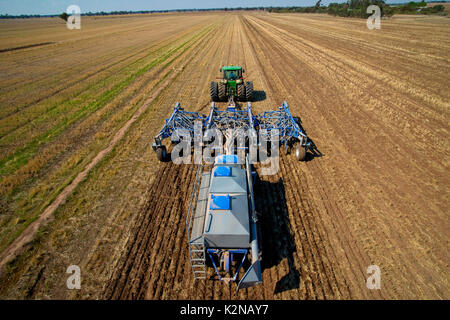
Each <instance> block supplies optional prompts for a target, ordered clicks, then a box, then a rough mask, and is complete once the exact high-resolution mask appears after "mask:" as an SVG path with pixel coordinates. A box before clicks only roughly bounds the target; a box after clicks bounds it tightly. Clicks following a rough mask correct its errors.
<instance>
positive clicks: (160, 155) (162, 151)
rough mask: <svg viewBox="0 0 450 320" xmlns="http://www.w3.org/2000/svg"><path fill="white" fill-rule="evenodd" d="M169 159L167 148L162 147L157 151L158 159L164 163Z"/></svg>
mask: <svg viewBox="0 0 450 320" xmlns="http://www.w3.org/2000/svg"><path fill="white" fill-rule="evenodd" d="M166 157H167V151H166V147H165V146H162V147H159V148H158V149H156V158H157V159H158V160H159V161H161V162H163V161H164V160H166Z"/></svg>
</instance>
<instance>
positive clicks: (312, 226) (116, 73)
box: [0, 12, 450, 299]
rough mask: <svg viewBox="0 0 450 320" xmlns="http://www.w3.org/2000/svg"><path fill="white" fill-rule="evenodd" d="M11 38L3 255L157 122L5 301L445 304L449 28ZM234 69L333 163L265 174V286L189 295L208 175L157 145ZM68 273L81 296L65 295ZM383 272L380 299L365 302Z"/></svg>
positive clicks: (237, 21)
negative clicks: (191, 255)
mask: <svg viewBox="0 0 450 320" xmlns="http://www.w3.org/2000/svg"><path fill="white" fill-rule="evenodd" d="M0 38H1V42H0V56H1V62H2V63H1V64H0V81H1V87H0V150H1V153H0V190H1V194H0V200H1V201H0V210H1V213H0V252H2V254H3V253H4V252H6V250H8V248H9V247H10V246H11V244H12V243H13V241H14V239H16V238H17V237H18V236H19V235H20V234H21V233H22V232H23V231H24V230H26V227H27V226H29V225H30V224H31V223H32V222H33V221H35V220H36V219H37V218H38V217H39V215H40V214H41V213H42V212H43V211H44V209H45V208H46V207H47V206H48V205H49V204H50V203H51V202H52V201H53V200H54V199H55V198H56V197H57V196H58V194H60V193H61V191H62V190H63V189H64V187H66V186H68V185H69V184H70V183H71V181H73V179H74V178H75V177H76V175H77V174H78V173H80V172H82V171H83V169H84V168H85V167H86V166H87V165H88V164H89V163H90V162H91V161H92V160H93V159H94V157H95V156H96V155H97V154H98V153H99V152H100V151H101V150H103V149H104V148H105V147H107V146H108V145H109V144H110V142H111V140H113V138H114V135H115V134H117V132H118V131H119V129H120V128H122V127H123V126H124V125H125V123H126V122H127V121H129V120H130V119H131V118H132V116H133V115H134V114H136V112H139V110H141V111H143V112H142V113H141V114H140V116H139V117H138V118H137V119H136V121H134V122H133V123H132V124H131V126H130V127H129V129H128V131H127V132H126V133H125V135H124V136H123V138H122V139H120V140H118V141H117V144H115V145H114V148H113V149H112V151H111V152H110V153H108V154H106V156H105V157H104V158H103V159H102V160H101V161H100V162H99V163H98V164H97V165H96V166H94V167H93V168H92V170H91V171H90V172H89V173H88V174H87V176H86V177H85V178H84V179H83V180H82V181H81V183H80V184H79V185H78V186H77V187H76V188H75V190H74V191H73V192H72V193H70V194H69V195H68V197H67V199H65V201H63V203H62V204H61V205H60V206H59V208H57V210H56V211H55V213H54V219H52V220H51V221H50V223H48V224H46V225H43V226H42V227H41V228H40V229H39V232H38V233H37V234H36V235H35V237H34V240H33V241H32V242H31V243H29V244H28V245H27V246H26V247H25V249H24V250H23V251H21V252H20V254H18V255H17V256H16V257H15V259H13V260H12V261H10V262H9V263H8V264H7V265H6V268H5V270H4V271H3V273H2V275H1V277H0V296H1V297H4V298H44V299H45V298H64V299H70V298H83V299H94V298H106V299H231V298H240V299H350V298H352V299H383V298H387V299H412V298H426V299H430V298H441V299H448V298H450V291H449V288H450V273H449V256H448V249H449V243H448V239H449V234H450V230H449V217H448V212H449V188H448V186H449V182H450V181H449V170H448V169H449V143H448V136H449V132H448V128H449V106H450V104H449V101H450V94H449V92H450V91H449V86H448V83H449V80H450V79H449V74H450V20H449V19H448V18H444V17H398V18H397V17H394V18H392V19H389V20H383V21H382V29H381V30H373V31H371V30H368V29H367V27H366V25H365V21H364V20H359V19H344V18H334V17H330V16H326V15H301V14H263V13H223V12H222V13H220V12H217V13H208V14H160V15H138V16H126V17H102V18H94V17H90V18H84V17H83V19H82V29H81V30H79V31H75V30H74V31H69V30H67V29H66V28H65V26H64V23H63V21H62V20H61V21H60V20H57V19H30V20H11V21H3V20H2V21H0ZM230 63H233V64H235V65H243V66H244V67H245V69H246V71H247V73H246V74H245V75H246V77H247V78H248V79H249V80H252V81H254V85H255V90H257V91H258V92H257V100H258V101H256V102H254V103H253V109H254V111H255V112H256V113H259V112H261V111H264V110H270V109H275V108H277V107H278V106H280V105H281V103H282V102H283V101H284V100H286V101H287V102H288V103H289V105H290V107H291V111H292V113H293V114H294V115H296V116H300V117H301V119H302V122H303V126H304V127H305V129H306V130H307V133H308V135H309V136H310V137H311V138H312V139H313V140H314V142H315V143H316V145H317V147H318V149H319V150H320V151H321V152H322V153H323V155H324V156H323V157H315V158H313V157H310V158H309V159H308V160H309V161H307V162H302V163H299V162H297V161H295V160H294V159H293V157H292V156H289V155H288V156H284V155H283V156H282V158H281V162H280V170H279V172H278V173H277V174H276V175H273V176H260V177H259V180H258V182H257V184H256V185H255V194H256V200H257V210H258V211H259V212H260V213H261V215H262V221H261V223H262V235H263V284H262V285H260V286H257V287H255V288H250V289H245V290H241V291H240V292H239V293H236V291H235V289H236V288H235V285H230V286H228V285H226V284H224V283H222V282H218V281H206V282H205V281H197V282H196V281H194V280H193V276H192V271H191V269H190V264H189V260H188V252H187V245H186V233H185V227H184V222H185V218H186V214H187V207H188V205H189V197H190V194H191V191H192V185H193V180H194V176H195V168H194V167H193V166H189V165H188V166H186V165H183V166H177V165H174V164H171V163H159V162H157V160H156V158H155V155H154V152H153V151H152V149H151V143H152V142H153V140H152V138H153V136H154V135H155V134H156V133H157V132H158V130H159V129H160V127H161V126H162V124H163V119H164V118H166V117H167V116H169V115H170V113H171V111H172V108H173V106H174V105H175V103H176V102H177V101H179V102H181V104H182V106H183V107H185V108H186V109H188V110H192V111H201V112H203V113H207V112H208V109H209V104H210V103H209V82H210V81H211V80H213V79H214V78H216V77H217V76H218V75H219V74H218V69H219V67H220V66H222V65H227V64H230ZM143 105H144V106H145V108H143V109H139V108H141V107H142V106H143ZM221 106H222V107H223V106H224V105H221ZM257 169H258V171H259V169H260V166H259V165H258V166H257ZM73 264H75V265H79V266H80V267H81V271H82V287H81V290H75V291H71V290H67V288H66V283H65V282H66V279H67V276H68V275H67V274H66V273H65V270H66V268H67V267H68V266H69V265H73ZM373 264H375V265H378V266H380V268H381V281H382V284H381V285H382V288H381V290H369V289H367V287H366V279H367V277H368V276H369V275H368V274H367V273H366V269H367V267H368V266H369V265H373ZM210 275H212V271H211V270H210Z"/></svg>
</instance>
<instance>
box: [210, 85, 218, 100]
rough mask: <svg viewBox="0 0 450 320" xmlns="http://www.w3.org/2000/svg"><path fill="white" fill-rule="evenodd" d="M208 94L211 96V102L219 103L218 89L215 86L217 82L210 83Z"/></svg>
mask: <svg viewBox="0 0 450 320" xmlns="http://www.w3.org/2000/svg"><path fill="white" fill-rule="evenodd" d="M209 94H210V95H211V101H214V102H218V101H219V88H218V86H217V82H214V81H212V82H211V85H210V87H209Z"/></svg>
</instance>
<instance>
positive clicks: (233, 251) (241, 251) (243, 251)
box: [207, 249, 248, 281]
mask: <svg viewBox="0 0 450 320" xmlns="http://www.w3.org/2000/svg"><path fill="white" fill-rule="evenodd" d="M223 251H224V250H221V249H208V250H207V252H208V256H209V258H210V259H211V261H212V264H213V266H214V270H216V274H217V276H218V277H219V280H221V281H225V280H228V281H236V278H237V276H238V274H239V270H241V267H242V265H243V264H244V261H245V257H246V256H247V253H248V250H247V249H227V250H226V251H228V252H229V254H230V257H229V259H230V261H233V254H244V256H243V257H242V261H241V263H240V264H239V266H238V268H237V269H236V272H235V274H234V276H233V277H232V278H231V279H226V278H224V277H222V276H221V275H220V272H219V269H218V268H217V266H216V263H215V262H214V258H213V255H216V256H217V257H219V254H221V253H222V252H223Z"/></svg>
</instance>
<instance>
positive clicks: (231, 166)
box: [152, 98, 311, 289]
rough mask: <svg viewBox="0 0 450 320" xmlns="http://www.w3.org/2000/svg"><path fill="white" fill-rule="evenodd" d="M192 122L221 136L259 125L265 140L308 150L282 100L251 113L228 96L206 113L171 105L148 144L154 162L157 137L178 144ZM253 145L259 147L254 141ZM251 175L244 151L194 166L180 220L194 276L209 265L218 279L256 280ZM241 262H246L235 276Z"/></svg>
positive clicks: (161, 153) (299, 153)
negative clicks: (271, 108)
mask: <svg viewBox="0 0 450 320" xmlns="http://www.w3.org/2000/svg"><path fill="white" fill-rule="evenodd" d="M195 121H200V122H201V130H202V133H203V132H205V131H206V130H207V129H211V128H215V129H217V130H219V131H221V132H223V133H224V134H225V131H226V130H227V129H230V128H231V129H243V130H248V129H254V130H255V131H256V132H261V130H262V129H265V130H264V132H265V135H266V137H265V138H266V139H268V140H270V139H274V135H273V134H271V133H272V131H273V132H276V133H277V134H276V136H275V138H276V140H277V142H279V144H280V146H284V147H285V150H286V152H288V150H289V148H291V149H294V150H295V156H296V158H297V159H298V160H304V159H305V156H306V151H307V150H308V149H309V148H311V142H310V141H309V139H308V137H307V136H306V134H305V132H304V130H303V128H302V127H301V125H300V120H299V119H298V118H294V117H292V115H291V113H290V111H289V107H288V105H287V103H286V102H284V103H283V105H282V106H281V107H279V109H278V110H276V111H266V112H264V113H262V114H259V115H253V113H252V106H251V103H250V102H248V104H247V108H246V109H244V110H240V109H238V108H236V106H235V104H234V103H233V99H232V98H231V99H230V103H229V105H228V107H227V108H226V110H218V109H217V108H216V106H215V104H214V102H213V103H212V104H211V109H210V112H209V114H208V115H203V114H200V113H197V112H189V111H185V110H184V109H183V108H181V107H180V104H179V103H177V104H176V106H175V108H174V111H173V113H172V115H171V116H170V118H168V119H166V122H165V125H164V127H163V128H162V129H161V131H160V132H159V134H158V135H157V136H156V137H155V142H154V143H153V146H152V147H153V150H154V151H155V152H156V154H157V158H158V159H159V160H161V161H163V160H164V159H165V158H166V157H167V151H166V147H165V146H164V145H163V144H162V141H163V140H164V139H166V138H171V140H172V142H175V143H178V142H179V141H178V137H175V135H176V134H175V132H176V130H177V129H184V130H186V131H187V132H190V134H192V135H193V134H194V122H195ZM274 129H277V130H275V131H274ZM225 136H226V134H225ZM258 146H259V147H260V146H261V144H260V143H259V141H258ZM247 151H248V150H247ZM255 177H256V172H254V171H252V166H251V163H250V160H249V154H248V153H245V159H243V158H242V157H241V158H239V157H238V156H237V155H233V154H227V155H221V154H219V155H217V156H216V157H215V160H214V164H213V165H212V166H204V165H202V164H199V165H198V169H197V175H196V177H195V184H194V187H193V193H192V196H191V201H190V205H189V211H188V215H187V219H186V228H187V236H188V246H189V258H190V262H191V266H192V270H193V273H194V277H195V278H196V279H206V274H207V272H206V270H207V269H206V268H207V266H208V265H209V266H212V267H213V268H214V269H215V271H216V275H217V277H218V279H219V280H223V281H225V282H230V281H239V284H238V289H241V288H246V287H250V286H253V285H256V284H258V283H260V282H261V281H262V280H261V239H260V236H259V227H258V217H257V213H256V211H255V201H254V195H253V183H254V178H255ZM246 260H247V261H246ZM244 265H249V266H248V267H247V268H246V270H244V271H245V274H244V275H243V277H242V278H241V279H238V274H239V270H240V269H241V268H242V267H243V266H244Z"/></svg>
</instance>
